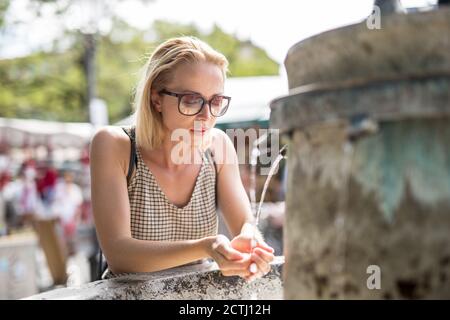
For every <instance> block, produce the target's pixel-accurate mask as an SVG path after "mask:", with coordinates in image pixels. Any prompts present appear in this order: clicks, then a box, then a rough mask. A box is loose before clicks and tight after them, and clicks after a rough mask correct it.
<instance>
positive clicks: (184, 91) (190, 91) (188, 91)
mask: <svg viewBox="0 0 450 320" xmlns="http://www.w3.org/2000/svg"><path fill="white" fill-rule="evenodd" d="M180 93H195V94H198V95H200V96H202V97H203V95H202V94H201V93H200V92H197V91H193V90H180ZM220 95H223V92H222V91H221V92H219V93H214V94H213V95H212V96H211V97H214V96H220Z"/></svg>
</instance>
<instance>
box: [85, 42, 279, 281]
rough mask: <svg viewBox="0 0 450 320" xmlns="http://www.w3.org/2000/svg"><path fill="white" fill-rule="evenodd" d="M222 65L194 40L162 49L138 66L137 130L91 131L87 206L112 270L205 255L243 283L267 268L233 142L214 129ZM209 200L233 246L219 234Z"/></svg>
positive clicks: (267, 252)
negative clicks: (140, 70) (140, 71)
mask: <svg viewBox="0 0 450 320" xmlns="http://www.w3.org/2000/svg"><path fill="white" fill-rule="evenodd" d="M227 66H228V62H227V60H226V58H225V57H224V56H223V55H222V54H220V53H218V52H217V51H215V50H213V49H212V48H211V47H210V46H208V45H207V44H206V43H204V42H202V41H200V40H198V39H196V38H190V37H181V38H174V39H170V40H168V41H166V42H164V43H163V44H161V45H160V46H159V47H157V48H156V50H155V51H154V53H153V54H152V55H151V57H150V58H149V60H148V62H147V63H146V65H145V66H144V69H143V71H144V72H143V76H142V78H141V81H140V82H139V85H138V87H137V90H136V95H135V102H134V107H135V110H136V125H135V127H131V128H127V129H126V130H122V128H118V127H105V128H102V129H101V130H99V131H98V132H97V133H96V134H95V136H94V138H93V140H92V143H91V174H92V186H91V188H92V205H93V213H94V219H95V225H96V229H97V234H98V238H99V241H100V245H101V247H102V249H103V252H104V254H105V256H106V259H107V261H108V265H109V270H110V272H111V273H113V274H118V273H124V272H152V271H158V270H162V269H167V268H172V267H175V266H180V265H184V264H189V263H193V262H196V261H199V260H202V259H206V258H212V259H214V260H215V261H216V263H217V265H218V266H219V268H220V270H221V272H222V274H223V275H225V276H235V275H237V276H241V277H243V278H245V279H246V280H247V281H252V280H254V279H255V278H258V277H261V276H263V275H264V274H266V273H267V272H269V271H270V266H269V263H270V262H271V261H272V260H273V258H274V256H273V249H272V248H271V247H269V246H268V245H267V244H266V243H264V241H263V239H262V237H261V235H260V233H259V232H257V230H255V229H254V227H253V225H252V224H251V222H252V221H253V220H252V219H253V217H252V212H251V208H250V203H249V200H248V197H247V195H246V193H245V189H244V188H243V186H242V182H241V180H240V176H239V169H238V162H237V156H236V152H235V150H234V147H233V144H232V142H231V141H230V139H229V138H228V136H227V135H226V134H225V133H223V132H222V131H220V130H218V129H214V125H215V123H216V118H217V117H219V116H222V115H223V114H224V113H225V112H226V110H227V108H228V105H229V102H230V97H227V96H224V93H223V90H224V81H225V77H226V72H227ZM174 137H175V139H174ZM177 137H178V139H177ZM179 137H183V138H184V139H182V141H181V142H180V139H179ZM134 143H135V145H134ZM134 146H135V155H136V160H135V161H134V160H132V155H133V154H134V153H133V152H134V150H133V148H134ZM130 154H131V156H130ZM230 155H231V156H230ZM230 159H231V160H232V161H230ZM127 177H128V179H127ZM215 189H217V190H215ZM216 193H217V199H216ZM216 200H217V205H218V206H219V207H220V209H221V211H222V213H223V217H224V220H225V222H226V224H227V227H228V229H229V231H230V234H231V236H232V237H233V239H232V240H231V241H230V240H229V239H227V238H226V237H225V236H223V235H217V221H218V220H217V214H216V203H215V202H216ZM255 240H256V241H255Z"/></svg>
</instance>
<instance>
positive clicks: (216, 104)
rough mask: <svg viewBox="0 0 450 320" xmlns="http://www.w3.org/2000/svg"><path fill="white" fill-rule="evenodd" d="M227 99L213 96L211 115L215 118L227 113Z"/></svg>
mask: <svg viewBox="0 0 450 320" xmlns="http://www.w3.org/2000/svg"><path fill="white" fill-rule="evenodd" d="M228 103H229V99H227V98H225V97H223V96H215V97H214V98H213V99H212V100H211V113H212V114H213V115H214V116H216V117H219V116H222V115H224V113H225V111H227V107H228Z"/></svg>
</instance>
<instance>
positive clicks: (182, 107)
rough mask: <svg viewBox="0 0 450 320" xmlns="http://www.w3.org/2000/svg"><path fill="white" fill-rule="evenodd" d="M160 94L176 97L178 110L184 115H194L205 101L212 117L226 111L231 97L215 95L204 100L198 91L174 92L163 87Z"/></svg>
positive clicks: (221, 114)
mask: <svg viewBox="0 0 450 320" xmlns="http://www.w3.org/2000/svg"><path fill="white" fill-rule="evenodd" d="M159 93H160V94H166V95H169V96H172V97H177V98H178V111H179V112H180V113H181V114H184V115H185V116H195V115H196V114H198V113H200V111H202V109H203V106H204V105H205V104H206V103H207V104H208V105H209V111H210V112H211V114H212V115H213V116H214V117H220V116H223V115H224V114H225V112H227V109H228V106H229V105H230V100H231V97H227V96H222V95H216V96H214V97H212V98H211V100H209V101H208V100H206V99H205V98H204V97H202V95H200V94H198V93H175V92H170V91H167V90H166V89H163V90H161V91H160V92H159Z"/></svg>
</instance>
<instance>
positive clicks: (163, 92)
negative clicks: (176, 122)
mask: <svg viewBox="0 0 450 320" xmlns="http://www.w3.org/2000/svg"><path fill="white" fill-rule="evenodd" d="M159 94H165V95H168V96H172V97H176V98H178V112H180V113H181V114H182V115H185V116H195V115H197V114H199V113H200V112H202V110H203V107H204V106H205V104H206V103H207V104H208V105H209V112H210V113H211V114H212V115H213V116H214V117H216V118H217V117H221V116H223V115H224V114H225V113H226V112H227V110H228V107H229V106H230V101H231V97H228V96H223V95H216V96H214V97H212V98H211V99H210V100H207V99H206V98H205V97H203V96H202V95H201V94H199V93H197V92H195V93H194V92H191V93H176V92H172V91H168V90H166V89H162V90H161V91H159ZM189 95H198V96H200V98H202V106H201V107H200V109H199V110H198V112H196V113H193V114H185V113H183V112H181V109H180V105H181V99H183V97H184V96H189ZM218 96H219V97H222V98H223V99H225V100H227V105H226V106H225V107H224V108H223V109H222V111H221V113H220V114H219V115H215V114H214V113H213V111H212V107H211V102H212V100H213V99H214V98H216V97H218Z"/></svg>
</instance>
